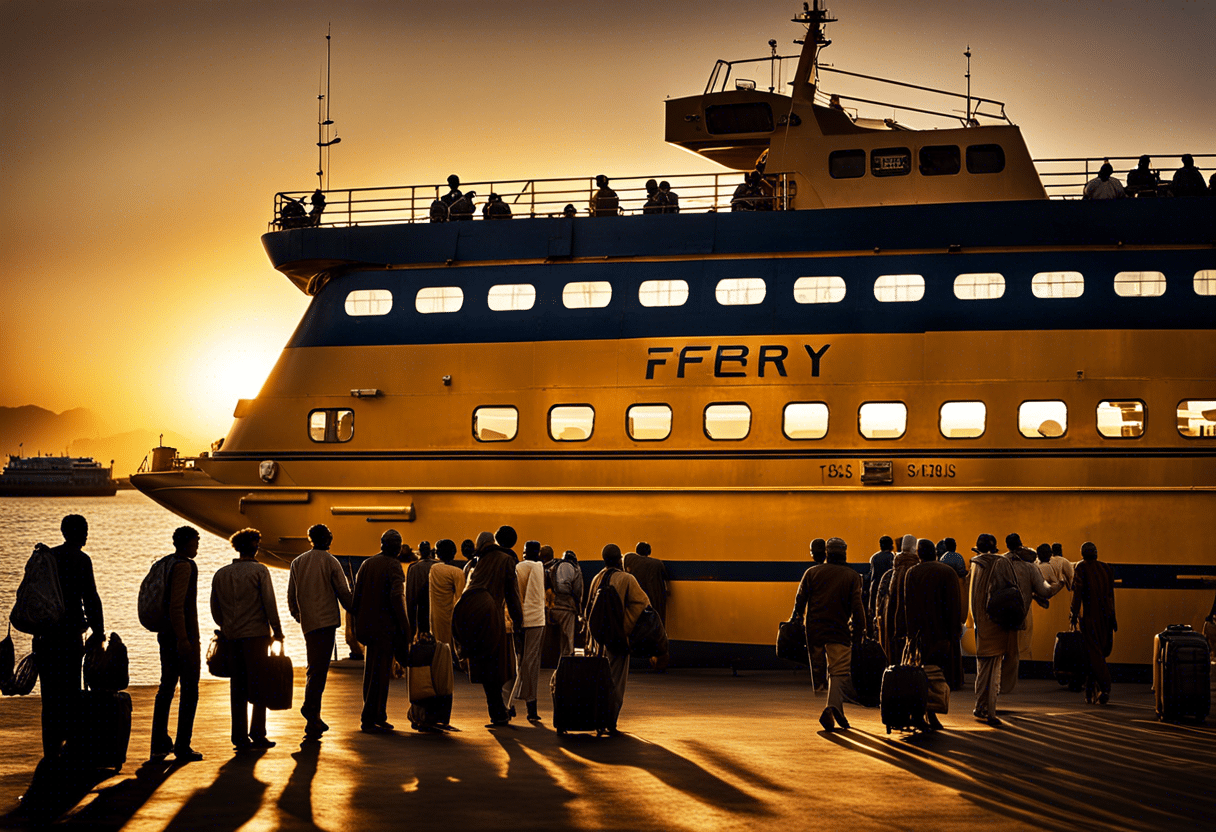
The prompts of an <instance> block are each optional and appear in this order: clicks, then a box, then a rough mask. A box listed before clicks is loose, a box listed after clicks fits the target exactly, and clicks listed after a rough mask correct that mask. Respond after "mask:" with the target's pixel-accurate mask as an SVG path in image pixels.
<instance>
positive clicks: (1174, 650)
mask: <svg viewBox="0 0 1216 832" xmlns="http://www.w3.org/2000/svg"><path fill="white" fill-rule="evenodd" d="M1210 662H1211V653H1210V652H1209V651H1208V642H1207V639H1205V638H1204V637H1203V636H1202V635H1200V634H1199V633H1197V632H1195V631H1194V630H1192V629H1191V628H1190V627H1189V626H1188V625H1186V624H1171V625H1170V626H1168V627H1166V628H1165V630H1164V631H1163V632H1160V633H1158V634H1157V635H1156V636H1154V637H1153V694H1154V696H1155V697H1156V700H1157V716H1158V718H1160V719H1162V720H1165V721H1167V722H1177V721H1179V720H1183V719H1193V720H1197V721H1199V722H1202V721H1203V720H1204V719H1205V718H1207V715H1208V711H1209V710H1210V709H1211V705H1212V692H1211V684H1212V681H1211V679H1212V676H1211V674H1212V666H1211V664H1210Z"/></svg>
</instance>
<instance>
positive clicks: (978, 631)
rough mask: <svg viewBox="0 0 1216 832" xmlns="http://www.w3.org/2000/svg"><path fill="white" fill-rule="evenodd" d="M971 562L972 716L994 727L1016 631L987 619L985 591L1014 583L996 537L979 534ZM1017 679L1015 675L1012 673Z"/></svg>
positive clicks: (1015, 651)
mask: <svg viewBox="0 0 1216 832" xmlns="http://www.w3.org/2000/svg"><path fill="white" fill-rule="evenodd" d="M974 551H975V552H976V553H977V554H976V556H975V557H973V558H972V559H971V617H972V620H974V622H975V711H974V713H975V717H976V719H980V720H984V721H986V722H987V723H988V724H989V725H992V726H997V725H1000V724H1001V720H1000V719H998V718H997V715H996V697H997V694H998V693H999V692H1000V690H1001V678H1002V674H1001V670H1002V667H1003V665H1004V664H1005V661H1006V659H1007V658H1008V657H1009V656H1011V655H1012V657H1013V659H1014V660H1015V661H1016V659H1017V655H1018V642H1017V631H1016V630H1006V629H1005V628H1004V627H1002V626H1001V625H999V624H997V623H996V622H995V621H993V620H992V619H991V618H989V617H988V590H989V587H990V586H991V585H992V582H993V581H994V580H999V581H1000V582H1001V584H1002V585H1003V584H1004V583H1006V582H1013V581H1015V580H1016V578H1015V576H1014V574H1013V565H1012V564H1011V563H1010V562H1009V559H1008V558H1003V557H1001V556H1000V555H999V554H997V548H996V538H995V537H994V536H992V535H990V534H981V535H980V536H979V540H977V541H976V544H975V550H974ZM1015 678H1016V673H1015Z"/></svg>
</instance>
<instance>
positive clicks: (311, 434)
mask: <svg viewBox="0 0 1216 832" xmlns="http://www.w3.org/2000/svg"><path fill="white" fill-rule="evenodd" d="M354 435H355V411H353V410H346V409H345V408H325V409H323V410H314V411H312V412H311V413H309V414H308V438H309V439H311V440H312V441H313V442H349V441H350V440H351V437H353V436H354Z"/></svg>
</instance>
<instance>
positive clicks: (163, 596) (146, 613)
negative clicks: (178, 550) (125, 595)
mask: <svg viewBox="0 0 1216 832" xmlns="http://www.w3.org/2000/svg"><path fill="white" fill-rule="evenodd" d="M174 557H176V556H175V555H165V556H164V557H163V558H161V559H160V560H158V561H156V563H154V564H152V568H151V569H149V570H148V574H147V575H145V576H144V579H143V582H142V583H141V584H140V585H139V623H140V624H142V625H143V626H144V629H146V630H151V631H152V632H154V633H159V632H160V631H161V630H162V629H164V627H165V625H166V624H168V623H169V573H170V572H171V571H172V570H173V559H174Z"/></svg>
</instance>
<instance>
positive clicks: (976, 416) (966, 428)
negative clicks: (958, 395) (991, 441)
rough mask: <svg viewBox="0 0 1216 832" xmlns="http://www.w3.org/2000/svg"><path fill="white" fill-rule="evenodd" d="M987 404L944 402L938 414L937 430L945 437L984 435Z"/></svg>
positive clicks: (956, 437)
mask: <svg viewBox="0 0 1216 832" xmlns="http://www.w3.org/2000/svg"><path fill="white" fill-rule="evenodd" d="M987 422H988V406H987V405H985V404H984V403H983V402H946V403H945V404H943V405H942V409H941V411H940V412H939V414H938V423H937V424H938V430H940V431H941V432H942V436H944V437H946V438H947V439H976V438H977V437H980V436H983V435H984V429H985V428H986V427H987Z"/></svg>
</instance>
